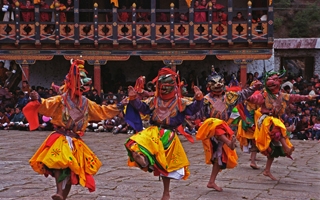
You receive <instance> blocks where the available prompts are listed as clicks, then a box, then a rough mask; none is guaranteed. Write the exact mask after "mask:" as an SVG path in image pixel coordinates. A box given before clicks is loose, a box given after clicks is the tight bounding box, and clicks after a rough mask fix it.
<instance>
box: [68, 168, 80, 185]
mask: <svg viewBox="0 0 320 200" xmlns="http://www.w3.org/2000/svg"><path fill="white" fill-rule="evenodd" d="M70 181H71V184H72V185H78V184H79V179H78V176H77V175H76V174H75V173H74V172H73V171H71V175H70Z"/></svg>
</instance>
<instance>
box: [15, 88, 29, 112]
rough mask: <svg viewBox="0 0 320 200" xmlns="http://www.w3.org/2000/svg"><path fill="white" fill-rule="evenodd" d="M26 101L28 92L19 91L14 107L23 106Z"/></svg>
mask: <svg viewBox="0 0 320 200" xmlns="http://www.w3.org/2000/svg"><path fill="white" fill-rule="evenodd" d="M28 101H29V95H28V93H24V92H22V91H20V92H19V97H18V101H17V104H16V107H21V108H23V107H24V106H25V105H27V103H28Z"/></svg>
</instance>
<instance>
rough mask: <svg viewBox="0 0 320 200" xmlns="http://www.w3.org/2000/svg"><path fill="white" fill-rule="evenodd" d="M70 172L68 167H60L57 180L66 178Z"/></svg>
mask: <svg viewBox="0 0 320 200" xmlns="http://www.w3.org/2000/svg"><path fill="white" fill-rule="evenodd" d="M70 174H71V170H70V168H66V169H62V170H61V174H60V176H59V178H58V182H59V183H60V182H61V181H63V180H64V179H65V178H67V177H68V176H70Z"/></svg>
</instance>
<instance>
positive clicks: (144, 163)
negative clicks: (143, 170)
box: [132, 152, 148, 167]
mask: <svg viewBox="0 0 320 200" xmlns="http://www.w3.org/2000/svg"><path fill="white" fill-rule="evenodd" d="M132 157H133V159H134V160H135V161H136V162H137V163H138V164H139V165H140V166H141V167H147V166H148V163H147V161H146V158H145V157H144V156H143V155H141V154H139V153H137V152H132Z"/></svg>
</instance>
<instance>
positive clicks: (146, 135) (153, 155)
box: [126, 126, 190, 179]
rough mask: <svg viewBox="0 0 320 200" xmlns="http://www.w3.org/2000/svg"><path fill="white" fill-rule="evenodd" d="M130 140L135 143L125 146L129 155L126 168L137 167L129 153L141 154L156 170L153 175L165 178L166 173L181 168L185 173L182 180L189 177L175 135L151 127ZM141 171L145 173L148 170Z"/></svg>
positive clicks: (184, 155)
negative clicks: (161, 175)
mask: <svg viewBox="0 0 320 200" xmlns="http://www.w3.org/2000/svg"><path fill="white" fill-rule="evenodd" d="M130 140H131V141H134V142H135V143H134V144H133V145H131V144H132V143H131V144H130V142H129V143H127V144H126V147H127V150H128V154H129V159H128V166H130V167H139V166H138V164H137V163H136V162H135V161H134V160H133V158H132V155H131V151H135V152H142V153H143V154H144V155H146V156H147V158H148V162H149V163H150V165H151V166H153V167H155V168H156V169H155V175H160V174H159V173H161V174H163V175H166V176H167V173H170V172H173V171H177V170H179V169H181V168H184V171H185V173H184V175H183V177H182V179H187V178H188V176H189V175H190V172H189V169H188V166H189V161H188V158H187V155H186V153H185V152H184V149H183V147H182V144H181V142H180V140H179V138H178V136H177V134H176V133H174V132H172V131H170V130H166V129H159V128H158V127H157V126H151V127H149V128H147V129H145V130H143V131H141V132H139V133H137V134H135V135H133V136H131V137H130ZM143 170H144V171H147V170H148V169H143Z"/></svg>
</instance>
